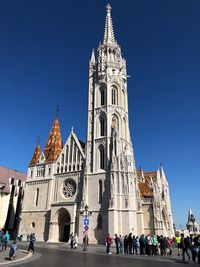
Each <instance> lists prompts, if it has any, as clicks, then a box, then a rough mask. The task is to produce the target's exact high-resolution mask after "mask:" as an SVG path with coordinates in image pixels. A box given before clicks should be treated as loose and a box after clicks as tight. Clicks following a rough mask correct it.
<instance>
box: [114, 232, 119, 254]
mask: <svg viewBox="0 0 200 267" xmlns="http://www.w3.org/2000/svg"><path fill="white" fill-rule="evenodd" d="M119 245H120V239H119V237H118V235H117V234H115V246H116V254H119Z"/></svg>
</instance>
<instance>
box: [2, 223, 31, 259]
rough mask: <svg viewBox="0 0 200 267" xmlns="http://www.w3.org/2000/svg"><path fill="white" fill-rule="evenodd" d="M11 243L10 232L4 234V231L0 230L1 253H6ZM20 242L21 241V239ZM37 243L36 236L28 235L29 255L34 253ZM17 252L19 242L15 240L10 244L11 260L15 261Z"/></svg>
mask: <svg viewBox="0 0 200 267" xmlns="http://www.w3.org/2000/svg"><path fill="white" fill-rule="evenodd" d="M18 239H19V238H18ZM9 241H10V234H9V232H8V231H6V232H5V233H4V231H3V230H2V229H1V228H0V251H1V252H5V251H6V250H7V247H8V244H9ZM19 241H21V240H20V239H19ZM35 241H36V238H35V234H34V233H31V234H30V235H27V242H28V243H29V245H28V253H29V252H32V253H34V242H35ZM16 252H17V242H16V240H13V241H12V243H10V244H9V259H10V260H12V261H13V260H14V259H15V257H16Z"/></svg>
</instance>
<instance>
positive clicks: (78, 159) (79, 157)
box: [77, 151, 81, 162]
mask: <svg viewBox="0 0 200 267" xmlns="http://www.w3.org/2000/svg"><path fill="white" fill-rule="evenodd" d="M77 153H78V157H77V161H78V162H80V159H81V153H80V152H79V151H78V152H77Z"/></svg>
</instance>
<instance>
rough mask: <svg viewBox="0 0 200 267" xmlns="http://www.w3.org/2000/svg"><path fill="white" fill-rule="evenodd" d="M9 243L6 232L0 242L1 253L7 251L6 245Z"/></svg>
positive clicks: (8, 235) (8, 236)
mask: <svg viewBox="0 0 200 267" xmlns="http://www.w3.org/2000/svg"><path fill="white" fill-rule="evenodd" d="M9 241H10V234H9V233H8V231H6V233H5V235H4V236H3V240H2V251H3V250H6V249H7V244H8V242H9Z"/></svg>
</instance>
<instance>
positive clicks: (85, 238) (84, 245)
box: [83, 233, 89, 251]
mask: <svg viewBox="0 0 200 267" xmlns="http://www.w3.org/2000/svg"><path fill="white" fill-rule="evenodd" d="M88 242H89V239H88V235H87V234H86V233H85V234H84V237H83V251H87V247H88Z"/></svg>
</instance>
